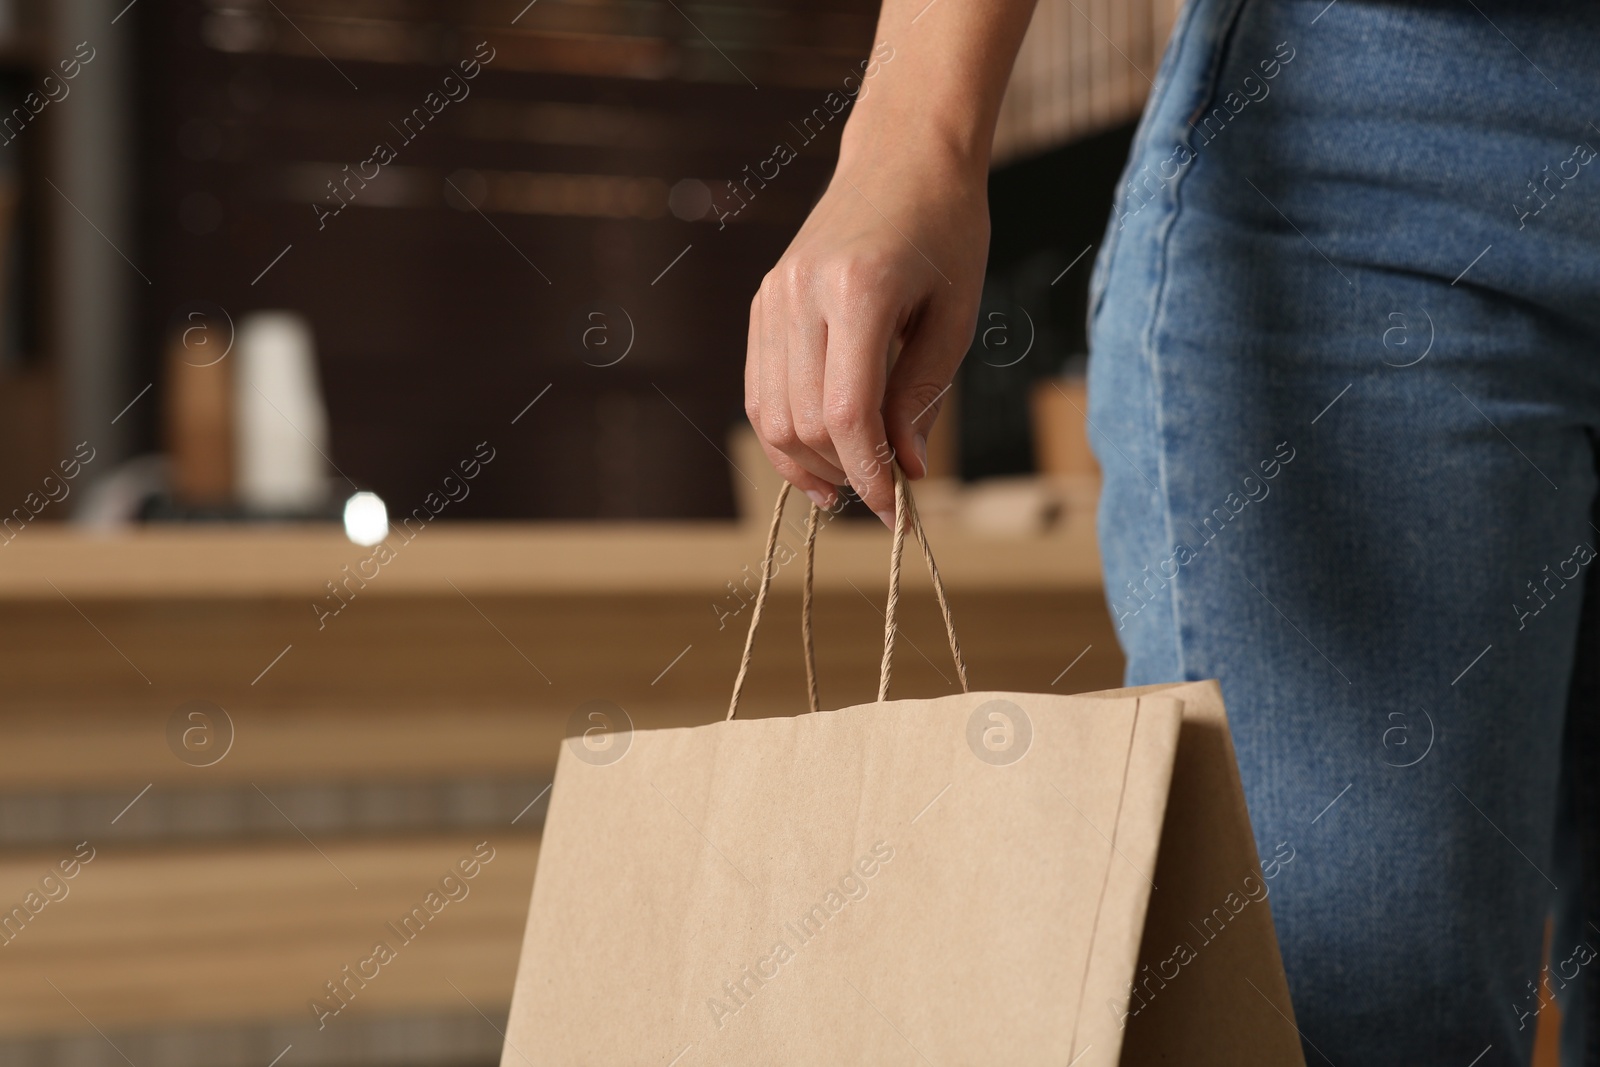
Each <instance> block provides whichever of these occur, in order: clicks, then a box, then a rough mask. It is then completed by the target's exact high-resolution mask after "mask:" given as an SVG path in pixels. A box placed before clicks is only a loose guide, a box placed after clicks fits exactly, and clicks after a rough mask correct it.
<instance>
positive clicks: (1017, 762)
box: [501, 480, 1304, 1067]
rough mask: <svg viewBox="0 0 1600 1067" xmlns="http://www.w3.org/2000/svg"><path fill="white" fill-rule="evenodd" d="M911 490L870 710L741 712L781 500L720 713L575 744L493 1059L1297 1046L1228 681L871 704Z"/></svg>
mask: <svg viewBox="0 0 1600 1067" xmlns="http://www.w3.org/2000/svg"><path fill="white" fill-rule="evenodd" d="M897 490H898V491H897V503H898V505H899V516H900V521H899V523H898V528H897V529H896V531H895V536H894V539H893V541H894V544H893V548H892V553H891V567H890V571H891V583H890V585H891V592H890V598H889V609H888V611H887V613H886V614H887V616H888V618H887V623H886V635H885V637H886V640H885V649H886V651H885V657H884V670H883V672H882V674H881V676H880V694H879V702H878V703H875V704H866V705H861V706H858V707H853V708H845V709H843V710H840V711H832V712H818V713H814V714H808V715H800V716H798V717H794V718H773V719H761V720H750V721H740V720H737V719H734V718H733V715H734V711H735V709H736V708H737V702H738V689H739V687H740V686H742V684H743V679H744V673H745V671H744V667H747V666H748V664H749V656H750V650H751V646H752V643H753V640H754V636H755V630H756V627H757V626H758V625H759V622H760V615H761V610H762V605H763V602H764V598H765V594H766V591H767V588H768V586H769V584H770V581H771V575H772V566H771V562H772V554H773V545H774V544H775V542H776V538H777V530H778V520H779V518H780V517H781V514H782V508H783V501H782V498H781V497H780V500H779V504H778V515H777V516H775V517H774V522H773V526H772V532H771V534H770V535H769V538H768V546H767V566H766V567H765V568H764V569H763V576H762V584H761V591H760V594H759V595H758V598H757V601H756V604H755V607H754V610H753V612H752V619H751V627H750V636H749V638H747V641H746V646H745V661H744V667H741V670H740V672H739V679H738V682H736V685H735V693H734V702H733V707H732V708H730V711H729V718H728V721H724V722H717V723H714V724H712V725H708V726H699V727H694V728H688V729H671V730H651V731H638V732H635V733H632V734H631V735H628V736H627V738H626V739H625V740H626V742H627V743H626V744H621V745H618V744H611V743H609V742H614V741H615V740H617V739H616V738H615V737H611V738H607V739H606V741H607V742H608V743H607V744H605V745H603V746H599V747H592V748H585V747H584V745H583V744H582V743H581V742H579V741H576V740H574V741H569V743H568V744H567V745H566V746H564V748H563V751H562V753H561V756H560V759H559V761H558V764H557V768H556V777H555V786H554V789H553V791H552V794H551V800H550V809H549V815H548V818H547V820H546V824H545V831H544V840H543V844H542V847H541V852H540V856H539V866H538V873H537V876H536V878H535V881H534V889H533V902H532V906H531V909H530V912H529V917H528V927H527V934H526V937H525V939H524V942H523V948H522V957H521V962H520V964H519V967H518V971H517V982H516V989H515V993H514V997H513V1000H512V1006H511V1016H510V1021H509V1023H508V1027H507V1032H506V1044H505V1049H504V1052H503V1054H502V1059H501V1064H502V1067H517V1065H520V1064H530V1065H538V1067H543V1065H546V1064H551V1065H554V1064H562V1065H569V1064H570V1065H609V1064H659V1065H661V1067H669V1065H670V1067H692V1065H698V1064H739V1065H754V1064H804V1065H831V1064H873V1065H878V1064H906V1065H908V1067H909V1065H914V1064H926V1065H940V1067H943V1065H946V1064H1004V1065H1008V1067H1010V1065H1021V1064H1051V1065H1054V1067H1066V1065H1074V1067H1109V1065H1113V1064H1119V1063H1120V1064H1141V1065H1143V1064H1172V1065H1180V1064H1181V1065H1185V1067H1197V1065H1210V1064H1215V1065H1218V1067H1222V1065H1227V1067H1240V1065H1252V1067H1254V1065H1279V1064H1282V1065H1300V1064H1303V1063H1304V1060H1303V1057H1302V1055H1301V1050H1300V1042H1299V1038H1298V1036H1297V1032H1296V1030H1295V1026H1294V1022H1293V1010H1292V1008H1291V1007H1290V1004H1289V996H1288V989H1287V984H1286V982H1285V979H1284V974H1283V968H1282V964H1281V962H1280V960H1279V957H1278V949H1277V942H1276V939H1275V936H1274V933H1273V928H1272V918H1271V914H1270V909H1269V905H1268V901H1267V897H1268V894H1269V892H1270V876H1269V872H1266V871H1263V870H1262V868H1261V867H1260V865H1259V863H1258V860H1257V856H1256V850H1255V846H1254V842H1253V839H1252V836H1251V833H1250V827H1249V822H1248V819H1247V816H1246V812H1245V805H1244V799H1243V794H1242V792H1241V789H1240V785H1239V779H1238V773H1237V769H1236V766H1235V762H1234V758H1233V750H1232V745H1231V742H1230V740H1229V737H1228V728H1227V720H1226V717H1225V714H1224V712H1223V707H1222V700H1221V696H1220V693H1219V691H1218V689H1217V686H1216V684H1215V683H1212V682H1200V683H1192V684H1185V685H1176V686H1169V687H1153V688H1148V689H1144V690H1123V691H1115V692H1107V693H1098V694H1092V695H1086V696H1057V695H1045V694H1032V693H966V692H964V693H962V694H961V695H959V696H949V697H940V698H937V699H932V700H895V701H887V700H885V699H884V698H885V697H886V694H887V688H888V682H889V671H888V666H889V658H890V656H889V653H890V652H891V651H892V642H893V635H894V614H895V604H896V600H897V593H896V589H897V586H898V572H899V560H900V553H901V546H902V544H903V541H904V536H905V533H906V531H907V529H911V530H913V531H914V532H915V533H916V534H917V537H918V540H919V542H920V544H921V545H922V548H923V554H924V556H925V558H926V559H927V562H928V564H929V567H930V570H932V573H933V577H934V589H935V593H936V595H937V597H938V600H939V603H940V606H941V608H942V609H944V611H945V617H946V622H947V624H948V621H949V611H948V605H947V604H946V603H945V597H944V591H943V587H942V584H941V583H940V582H939V580H938V572H937V570H936V569H933V567H932V563H933V561H932V556H931V554H930V553H929V552H928V550H927V542H926V538H925V537H923V535H922V531H921V526H920V523H918V522H917V520H916V515H915V509H914V507H913V506H912V505H911V502H910V496H909V492H908V491H907V490H906V489H905V483H904V481H903V480H899V481H898V482H897ZM785 491H787V490H785ZM811 519H812V521H811V524H810V528H809V529H808V542H807V550H806V572H807V577H806V584H807V589H808V592H809V586H810V564H811V552H810V548H811V546H810V537H811V536H814V533H815V525H816V510H815V509H813V510H812V515H811ZM808 600H809V597H808ZM803 629H805V630H806V633H807V656H806V659H807V666H808V673H810V667H811V660H812V657H811V655H810V641H809V628H808V627H804V628H803ZM949 632H950V645H951V651H952V654H953V655H954V656H955V658H956V663H957V673H958V674H959V675H960V676H961V679H962V685H963V688H965V684H966V673H965V670H964V668H963V667H962V665H961V661H960V650H959V647H958V645H957V643H956V640H955V635H954V630H953V629H951V630H950V631H949ZM812 677H813V678H814V674H812ZM812 694H813V699H812V703H813V708H814V707H815V696H814V694H815V686H814V684H813V685H812ZM619 751H621V752H622V753H623V755H622V757H621V758H617V753H618V752H619ZM1291 847H1292V846H1291ZM1290 861H1291V862H1292V859H1291V860H1290ZM1283 862H1286V861H1285V860H1283V858H1282V857H1281V856H1280V857H1278V858H1277V859H1275V860H1274V861H1273V864H1272V865H1271V866H1274V867H1275V866H1276V865H1278V864H1281V863H1283ZM1270 873H1276V870H1273V871H1271V872H1270ZM1158 887H1159V888H1158Z"/></svg>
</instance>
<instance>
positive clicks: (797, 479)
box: [741, 292, 844, 507]
mask: <svg viewBox="0 0 1600 1067" xmlns="http://www.w3.org/2000/svg"><path fill="white" fill-rule="evenodd" d="M763 305H764V301H763V300H762V295H761V293H759V292H758V293H757V294H756V297H755V299H754V300H752V301H751V303H750V328H749V333H748V336H747V341H746V351H745V362H744V410H745V416H746V417H747V418H749V420H750V425H751V426H752V427H753V428H754V429H755V431H756V438H757V440H759V441H760V442H761V448H762V451H764V452H765V453H766V454H767V459H768V460H770V461H771V463H772V466H773V467H774V469H776V470H777V472H778V473H779V474H781V475H783V478H784V480H785V481H787V482H788V483H789V484H791V485H793V486H794V487H795V488H797V489H799V490H800V491H801V492H803V493H805V494H806V495H807V496H808V497H810V498H811V499H812V501H813V502H814V503H816V504H817V505H818V506H820V507H827V506H829V505H830V504H831V503H832V501H833V497H834V492H835V490H834V486H835V485H840V484H843V480H844V479H843V477H842V476H841V477H839V478H838V479H837V480H834V479H830V478H823V477H818V476H817V475H816V474H813V473H812V472H811V471H809V470H807V469H806V468H805V467H802V466H800V464H798V463H796V462H795V461H794V460H793V459H791V458H790V457H789V456H787V455H785V454H784V453H783V452H781V451H779V450H778V449H777V448H775V447H773V445H772V444H770V443H769V442H768V440H767V438H766V435H765V433H764V432H763V425H764V414H763V412H764V411H765V409H766V408H767V406H768V402H770V403H786V402H787V401H786V400H785V399H784V397H783V393H782V391H781V390H779V396H778V400H776V401H770V400H769V398H766V397H763V395H762V389H761V386H762V373H761V372H762V358H763V357H762V334H763V321H762V318H763V313H764V312H763ZM779 381H780V382H781V381H782V379H779ZM764 401H767V402H764ZM741 473H743V472H741Z"/></svg>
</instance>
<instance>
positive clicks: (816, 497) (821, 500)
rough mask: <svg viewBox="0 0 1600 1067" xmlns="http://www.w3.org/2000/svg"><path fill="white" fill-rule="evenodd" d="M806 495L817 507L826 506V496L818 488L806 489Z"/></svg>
mask: <svg viewBox="0 0 1600 1067" xmlns="http://www.w3.org/2000/svg"><path fill="white" fill-rule="evenodd" d="M806 496H808V497H810V498H811V502H812V503H813V504H815V505H816V506H817V507H819V508H825V507H827V506H828V496H827V494H825V493H824V492H823V491H822V490H820V489H807V490H806Z"/></svg>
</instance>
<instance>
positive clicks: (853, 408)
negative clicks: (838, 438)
mask: <svg viewBox="0 0 1600 1067" xmlns="http://www.w3.org/2000/svg"><path fill="white" fill-rule="evenodd" d="M871 421H872V410H871V408H870V407H868V405H867V403H866V401H864V400H863V399H862V398H861V397H859V396H854V395H850V394H842V395H840V396H835V397H830V398H829V399H828V402H827V407H826V410H825V411H824V413H823V422H824V424H825V425H826V426H827V428H828V430H829V432H831V433H834V434H846V435H851V436H854V435H856V434H859V433H860V432H861V431H863V430H865V429H866V428H867V427H868V425H869V424H870V423H871Z"/></svg>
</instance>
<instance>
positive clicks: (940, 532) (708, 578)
mask: <svg viewBox="0 0 1600 1067" xmlns="http://www.w3.org/2000/svg"><path fill="white" fill-rule="evenodd" d="M797 514H798V511H797V510H796V509H791V516H793V515H797ZM790 521H791V522H792V525H793V527H794V528H791V529H788V530H786V534H785V538H784V540H785V543H786V544H788V545H789V546H791V547H792V548H796V549H798V547H799V545H800V532H801V531H802V529H803V527H802V525H801V524H802V523H803V518H791V520H790ZM928 533H929V539H930V541H931V543H932V545H933V550H934V555H935V557H936V558H937V559H938V561H939V571H940V574H941V575H942V576H943V578H944V580H945V582H946V584H947V585H948V586H949V587H950V588H951V589H990V590H1000V589H1005V590H1092V589H1097V588H1099V582H1100V558H1099V553H1098V550H1097V549H1096V546H1095V539H1094V523H1093V514H1092V511H1091V510H1089V509H1081V510H1076V511H1072V512H1069V513H1068V514H1067V516H1066V517H1065V518H1064V519H1063V520H1062V521H1061V522H1060V523H1059V524H1058V525H1057V526H1056V527H1054V528H1053V529H1052V530H1051V531H1049V532H1048V533H1046V534H1043V535H1039V536H1018V537H983V536H977V535H974V534H971V533H967V532H963V531H961V530H959V529H946V528H941V527H939V526H937V525H935V524H934V523H932V522H929V523H928ZM764 536H765V529H764V528H761V527H756V526H752V525H741V524H737V523H726V522H724V523H717V522H701V523H683V522H661V523H549V524H539V523H481V524H480V523H474V524H456V525H449V524H443V523H441V524H440V525H439V526H437V527H432V528H428V529H426V530H424V531H423V532H421V533H420V534H418V535H417V536H416V539H415V540H414V541H412V542H410V543H407V542H406V541H405V540H404V537H403V536H400V535H398V534H397V535H394V536H391V538H390V540H389V544H390V545H391V546H392V547H393V548H394V558H393V559H392V560H390V561H389V562H388V563H386V564H384V565H383V566H382V567H381V568H379V569H378V577H376V578H374V579H372V580H371V581H370V582H368V583H367V588H366V589H363V590H362V595H363V596H367V595H372V596H394V595H413V596H414V595H419V594H421V595H430V594H433V595H447V596H452V597H453V596H456V595H457V594H456V592H455V591H454V590H452V589H451V585H450V583H452V582H453V583H454V584H455V586H456V587H458V588H459V589H460V590H461V591H462V592H465V593H467V594H474V595H475V594H498V595H538V594H560V593H586V594H593V593H630V594H649V593H687V592H703V593H706V594H708V595H713V594H715V593H717V592H718V591H719V590H722V589H723V586H724V583H726V582H729V581H732V582H735V583H737V582H738V581H739V580H740V579H741V568H742V567H744V566H748V567H749V568H750V573H753V574H759V573H760V568H761V549H762V543H763V538H764ZM3 553H4V554H3V555H0V600H18V601H26V600H41V599H46V600H59V599H60V596H61V595H62V594H65V595H66V596H69V597H73V598H78V597H89V598H130V599H149V600H162V599H186V598H199V599H213V598H240V597H279V596H292V597H302V596H303V597H308V598H313V599H315V598H317V597H320V596H321V595H322V594H323V593H324V591H325V590H324V583H325V582H330V581H332V582H335V583H337V582H339V581H340V580H342V578H343V576H344V575H343V572H342V571H341V568H343V567H345V566H346V565H349V566H350V567H351V569H352V573H353V572H354V568H355V565H356V564H357V562H358V561H361V560H363V559H365V558H367V557H368V556H369V555H370V552H369V550H366V549H363V548H361V547H359V546H357V545H353V544H351V543H350V542H349V541H348V540H346V539H345V537H344V536H343V533H342V531H340V530H339V529H338V528H337V527H335V526H331V525H330V526H326V527H321V526H284V527H275V528H263V527H209V526H207V527H184V528H177V527H146V528H141V529H138V530H136V531H133V532H129V533H126V534H117V535H114V536H95V535H91V534H86V533H83V532H80V531H77V530H73V529H71V528H62V527H49V526H42V525H41V526H36V527H29V528H27V529H25V530H24V531H23V532H22V533H20V534H19V535H17V536H16V538H15V539H14V540H13V541H12V542H10V543H9V544H7V545H5V546H4V548H3ZM910 554H911V556H912V557H913V563H911V564H908V565H907V566H906V567H905V570H904V575H905V578H906V580H907V581H908V582H910V583H911V584H912V585H913V586H916V587H922V586H926V585H927V577H926V574H925V573H924V571H923V568H922V566H921V564H920V562H914V557H915V555H916V550H915V547H914V546H913V547H912V548H911V549H910ZM888 556H889V535H888V532H887V531H886V530H884V529H883V528H882V527H880V526H877V525H876V524H874V523H870V522H866V523H862V522H855V521H852V522H844V521H840V522H836V523H833V524H830V525H829V527H828V528H827V529H825V530H824V531H822V533H821V534H819V537H818V547H817V570H816V582H817V587H818V588H820V589H832V590H848V589H849V588H850V587H851V584H852V583H854V585H856V586H860V585H862V584H863V583H864V582H871V583H874V584H876V583H878V582H880V581H881V580H882V578H883V576H884V575H885V574H886V573H887V571H888ZM372 570H373V565H372V564H368V565H367V571H368V573H369V574H370V573H371V572H372ZM51 583H54V585H55V587H56V588H54V589H52V588H51ZM57 590H59V592H58V591H57Z"/></svg>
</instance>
